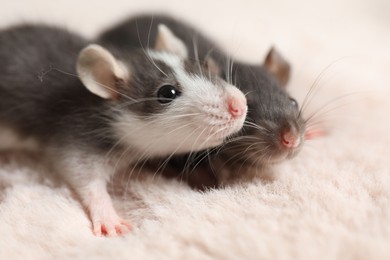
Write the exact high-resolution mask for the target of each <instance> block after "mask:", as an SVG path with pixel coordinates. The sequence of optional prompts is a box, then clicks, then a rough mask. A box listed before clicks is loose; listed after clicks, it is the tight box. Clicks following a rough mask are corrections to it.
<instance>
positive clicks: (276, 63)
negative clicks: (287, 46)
mask: <svg viewBox="0 0 390 260" xmlns="http://www.w3.org/2000/svg"><path fill="white" fill-rule="evenodd" d="M264 67H265V68H266V69H267V70H268V71H269V72H271V73H272V74H273V75H274V76H275V77H276V79H277V80H278V82H279V84H280V85H281V86H282V87H285V86H286V85H287V82H288V80H289V78H290V70H291V69H290V64H288V62H287V61H286V60H285V59H284V58H283V57H282V56H281V55H280V53H279V52H278V51H276V49H275V48H274V47H272V48H271V50H270V51H269V52H268V54H267V57H266V58H265V61H264Z"/></svg>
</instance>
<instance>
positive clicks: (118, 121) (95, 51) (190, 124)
mask: <svg viewBox="0 0 390 260" xmlns="http://www.w3.org/2000/svg"><path fill="white" fill-rule="evenodd" d="M110 51H111V52H110ZM110 51H109V50H107V49H105V48H103V47H101V46H99V45H90V46H88V47H86V48H85V49H84V50H82V52H81V53H80V55H79V59H78V63H77V71H78V73H79V76H80V79H81V81H82V82H83V84H84V85H85V86H86V87H87V89H88V90H90V91H91V92H92V93H94V94H96V95H97V96H100V97H101V98H103V99H106V102H107V104H108V105H109V106H110V107H111V108H112V109H111V111H113V114H115V116H114V121H113V122H112V123H111V125H112V126H113V129H114V131H115V134H116V135H117V137H118V139H120V140H121V142H122V144H125V145H128V146H130V147H131V149H134V150H136V151H138V152H139V153H140V154H142V155H143V156H165V155H169V154H172V153H185V152H191V151H198V150H201V149H206V148H210V147H214V146H218V145H220V144H222V142H223V141H224V140H225V139H226V138H227V137H229V136H230V135H232V134H234V133H236V132H237V131H239V130H240V129H241V128H242V126H243V123H244V120H245V116H246V113H247V105H246V98H245V96H244V95H243V93H242V92H241V91H240V90H238V89H237V88H236V87H234V86H232V85H230V84H228V83H226V82H225V81H224V80H222V79H221V78H219V77H218V76H217V75H215V73H213V72H212V68H211V67H212V66H213V63H212V61H210V62H206V63H205V64H199V63H197V62H192V61H191V60H189V59H188V58H187V49H186V47H185V45H184V43H183V42H182V41H181V40H180V39H178V38H177V37H175V35H173V33H172V32H171V31H170V30H169V29H168V28H167V27H165V26H163V25H161V26H159V33H158V36H157V41H156V46H155V49H154V50H150V49H146V50H145V49H139V50H130V51H129V50H119V49H115V48H110Z"/></svg>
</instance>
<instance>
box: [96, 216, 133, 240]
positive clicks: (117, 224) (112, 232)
mask: <svg viewBox="0 0 390 260" xmlns="http://www.w3.org/2000/svg"><path fill="white" fill-rule="evenodd" d="M92 224H93V233H94V234H95V236H102V235H104V236H109V237H115V236H120V235H125V234H126V233H128V232H130V230H131V225H130V224H129V223H128V222H126V221H125V220H123V219H121V218H119V217H117V218H115V219H107V220H94V221H93V223H92Z"/></svg>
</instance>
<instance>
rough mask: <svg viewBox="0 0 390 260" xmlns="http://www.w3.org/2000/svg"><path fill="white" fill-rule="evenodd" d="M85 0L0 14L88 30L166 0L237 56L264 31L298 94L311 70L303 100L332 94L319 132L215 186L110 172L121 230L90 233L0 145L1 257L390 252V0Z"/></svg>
mask: <svg viewBox="0 0 390 260" xmlns="http://www.w3.org/2000/svg"><path fill="white" fill-rule="evenodd" d="M205 7H207V8H206V9H205ZM90 8H91V7H90V5H88V4H87V3H81V2H80V1H78V2H76V1H69V0H68V1H55V2H54V1H46V0H42V1H38V0H37V1H27V0H26V1H25V2H24V3H23V4H21V1H14V2H9V3H6V4H4V3H3V5H2V8H1V10H0V14H1V15H0V24H1V26H3V27H5V26H7V25H9V24H11V23H16V22H20V21H21V20H23V21H37V20H40V21H42V20H43V21H47V22H50V23H54V24H59V25H66V26H68V27H70V28H71V29H76V30H79V31H80V32H81V33H84V34H87V35H89V36H93V35H94V34H95V33H97V32H98V31H99V29H102V28H103V27H108V26H109V24H112V23H113V22H115V21H116V20H119V19H120V18H123V17H126V16H127V15H129V14H132V13H139V12H141V11H157V10H159V11H161V10H163V11H164V10H165V11H167V12H169V13H173V14H177V16H179V17H186V18H187V19H188V20H189V21H190V22H192V23H193V24H195V25H196V26H197V27H199V28H203V30H204V31H205V32H206V34H208V35H210V36H212V37H213V38H215V39H216V40H217V41H218V42H220V43H221V44H222V45H223V46H224V47H225V48H227V49H228V50H230V51H231V52H232V53H234V55H235V56H238V57H240V58H242V59H247V60H250V61H252V62H256V61H259V62H260V61H261V60H263V55H264V54H265V53H266V52H267V51H268V48H269V47H270V45H271V44H275V45H276V46H277V47H278V48H279V49H280V50H281V51H282V53H284V54H285V56H286V58H287V59H288V60H289V61H290V63H291V65H292V68H293V74H292V80H291V82H290V84H289V89H290V92H291V93H292V95H293V96H294V97H296V98H297V100H298V101H300V103H302V100H303V99H304V96H305V95H306V94H307V92H308V91H309V88H310V86H311V85H312V84H313V82H315V80H316V78H317V79H318V81H317V83H316V86H317V87H316V95H315V98H313V99H311V102H310V106H309V108H308V109H307V110H306V111H305V113H306V114H307V115H310V114H311V113H313V112H315V111H317V110H318V109H319V108H321V107H324V106H325V105H326V104H327V103H328V102H332V103H331V104H330V105H329V106H326V107H325V108H323V110H321V111H322V112H326V113H325V114H322V112H319V115H317V116H318V117H317V118H318V120H320V121H319V122H320V123H321V125H322V127H323V129H326V130H327V131H328V132H329V134H328V135H327V136H326V137H324V138H321V139H318V140H316V141H310V142H307V143H306V144H305V147H304V148H303V150H302V152H301V153H300V154H299V155H298V156H297V157H296V158H295V159H293V160H290V161H286V162H284V163H282V164H281V165H278V166H277V167H275V168H274V169H273V172H272V173H267V174H265V173H264V174H257V175H256V177H254V178H253V179H251V178H249V177H248V176H249V175H250V176H252V175H255V174H254V173H252V172H251V173H248V176H247V178H244V179H242V180H241V182H236V183H232V184H231V185H230V186H229V187H227V188H224V189H219V190H211V191H206V192H203V193H201V192H198V191H194V190H191V189H190V188H189V187H188V186H187V185H186V184H185V183H180V182H178V181H173V180H167V179H163V178H161V177H159V176H154V175H153V174H150V173H147V172H138V171H136V172H134V173H133V174H132V176H131V177H129V176H128V175H124V174H122V175H117V176H116V177H115V178H114V180H113V181H112V182H111V184H110V191H111V193H112V194H113V196H114V198H115V199H114V204H115V207H116V209H117V210H118V211H119V212H120V213H121V214H122V215H123V216H125V217H127V219H128V220H130V221H131V222H132V223H133V225H134V230H133V232H131V233H130V234H129V235H127V236H125V237H122V238H99V237H95V236H94V235H93V234H92V230H91V223H90V220H89V219H88V215H87V214H86V212H85V211H84V209H83V208H82V207H81V205H80V203H79V202H78V200H77V198H75V196H74V194H73V192H72V191H71V190H69V189H68V187H67V186H66V185H65V184H64V183H63V182H62V181H61V180H60V179H58V178H56V177H55V175H54V174H53V173H52V170H51V169H50V168H48V167H46V166H45V165H46V163H45V162H44V159H43V158H41V157H40V156H39V155H32V154H26V153H22V154H21V153H14V152H1V154H0V234H1V239H0V257H1V258H2V259H53V258H79V259H84V258H87V257H91V258H94V259H111V258H117V259H215V258H217V259H389V258H390V166H389V161H388V160H389V157H390V148H389V147H390V146H389V145H390V134H389V133H390V123H389V113H390V102H389V100H390V79H389V72H390V47H389V46H390V35H389V34H388V28H389V26H390V20H389V16H388V13H389V11H390V5H389V3H388V1H385V0H377V1H363V0H360V1H352V0H346V1H342V2H341V1H336V0H332V1H324V2H318V3H313V2H312V1H308V0H307V1H306V0H301V1H294V3H292V2H291V3H285V1H282V0H279V1H273V2H272V3H268V1H249V0H248V1H236V2H233V1H223V4H221V3H217V1H213V2H212V1H204V3H203V1H193V2H190V3H188V2H184V1H176V0H172V1H167V2H164V4H163V5H162V4H160V2H159V1H148V2H146V1H125V0H118V1H117V2H115V4H114V3H113V2H109V1H102V2H94V7H93V12H91V9H90ZM75 10H77V11H75ZM330 64H331V65H330ZM329 65H330V66H329ZM322 72H324V73H323V74H321V73H322ZM319 75H322V76H319ZM340 97H343V98H340ZM265 176H267V177H265ZM248 179H251V180H248Z"/></svg>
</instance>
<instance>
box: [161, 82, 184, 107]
mask: <svg viewBox="0 0 390 260" xmlns="http://www.w3.org/2000/svg"><path fill="white" fill-rule="evenodd" d="M178 95H180V91H178V90H177V89H176V88H175V87H174V86H172V85H163V86H161V87H160V89H159V90H158V92H157V97H158V101H159V102H160V103H162V104H166V103H169V102H171V101H172V100H174V99H175V98H176V97H177V96H178Z"/></svg>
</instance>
